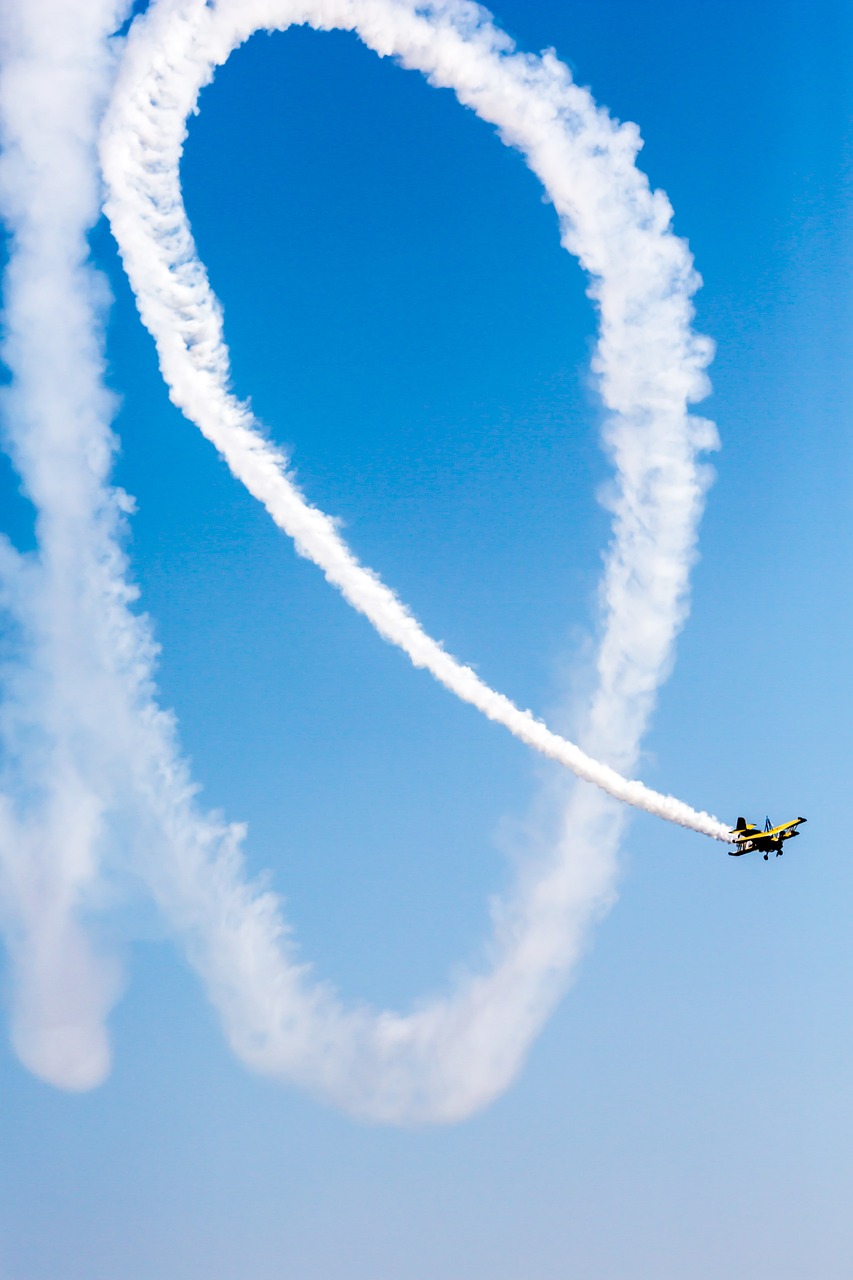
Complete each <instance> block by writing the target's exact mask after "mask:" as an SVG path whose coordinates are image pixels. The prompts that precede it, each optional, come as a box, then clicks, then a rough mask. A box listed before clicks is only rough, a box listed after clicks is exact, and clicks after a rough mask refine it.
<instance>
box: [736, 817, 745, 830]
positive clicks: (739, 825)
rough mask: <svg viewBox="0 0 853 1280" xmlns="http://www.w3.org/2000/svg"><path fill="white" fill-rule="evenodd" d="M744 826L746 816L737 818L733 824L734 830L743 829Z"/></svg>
mask: <svg viewBox="0 0 853 1280" xmlns="http://www.w3.org/2000/svg"><path fill="white" fill-rule="evenodd" d="M745 826H746V818H738V820H737V823H736V824H735V831H743V829H744V827H745Z"/></svg>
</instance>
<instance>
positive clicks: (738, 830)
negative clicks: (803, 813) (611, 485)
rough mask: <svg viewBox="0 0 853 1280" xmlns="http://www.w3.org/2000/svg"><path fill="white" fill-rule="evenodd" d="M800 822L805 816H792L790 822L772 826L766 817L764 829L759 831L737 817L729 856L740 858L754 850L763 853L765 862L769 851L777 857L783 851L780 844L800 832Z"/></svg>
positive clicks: (803, 820) (769, 853)
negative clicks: (732, 846)
mask: <svg viewBox="0 0 853 1280" xmlns="http://www.w3.org/2000/svg"><path fill="white" fill-rule="evenodd" d="M801 822H805V818H794V820H793V821H792V822H783V823H782V824H781V826H778V827H772V826H771V825H770V819H769V818H768V819H767V820H766V821H765V823H764V830H763V831H760V830H759V828H758V827H754V826H753V825H752V823H751V822H747V821H746V819H745V818H738V820H737V826H736V827H735V828H734V830H733V831H732V843H733V845H734V846H735V847H734V848H733V849H729V856H730V857H732V858H740V857H741V856H742V855H743V854H744V853H753V852H756V853H763V854H764V861H765V862H766V861H767V859H768V858H769V857H770V855H771V853H775V854H776V857H777V858H778V857H780V856H781V854H782V853H784V850H783V848H782V845H783V844H784V843H785V841H786V840H793V838H794V836H797V835H799V834H800V833H799V831H798V830H797V828H798V827H799V825H800V823H801Z"/></svg>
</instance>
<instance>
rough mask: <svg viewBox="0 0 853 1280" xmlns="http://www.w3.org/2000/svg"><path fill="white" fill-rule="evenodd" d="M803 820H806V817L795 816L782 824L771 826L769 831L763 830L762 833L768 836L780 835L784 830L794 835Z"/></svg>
mask: <svg viewBox="0 0 853 1280" xmlns="http://www.w3.org/2000/svg"><path fill="white" fill-rule="evenodd" d="M801 822H805V818H794V819H793V821H791V822H783V823H781V825H780V826H778V827H771V828H770V830H769V831H763V832H762V833H761V834H762V835H767V836H780V835H782V833H783V832H786V831H788V832H790V833H791V835H793V834H794V832H795V831H796V829H797V827H798V826H799V825H800V823H801Z"/></svg>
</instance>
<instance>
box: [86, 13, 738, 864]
mask: <svg viewBox="0 0 853 1280" xmlns="http://www.w3.org/2000/svg"><path fill="white" fill-rule="evenodd" d="M294 22H309V23H311V24H312V25H313V26H318V27H323V28H329V27H333V26H335V27H345V28H348V29H349V28H353V29H355V30H356V31H357V32H358V35H359V36H360V37H361V39H362V40H364V42H365V43H366V44H368V45H370V46H371V47H372V48H374V49H376V50H377V52H379V53H381V54H393V55H395V56H397V57H398V58H399V59H400V60H401V61H402V62H403V63H404V64H405V65H407V66H414V67H417V68H419V69H420V70H421V71H424V72H425V73H426V74H427V75H428V76H429V77H430V79H431V80H432V81H433V82H434V83H436V84H441V85H450V87H452V88H453V89H454V90H455V91H456V93H457V95H458V96H459V98H460V100H461V101H462V102H464V103H465V104H466V105H468V106H472V107H473V108H474V109H475V110H476V111H477V112H478V114H480V115H481V116H482V117H483V118H484V119H486V120H489V121H491V122H492V123H494V124H497V125H498V126H499V127H500V129H501V130H502V134H503V136H504V138H505V140H506V141H508V142H511V143H512V144H513V145H514V146H516V147H518V149H519V150H521V151H522V152H523V153H524V154H525V156H526V158H527V160H528V163H529V164H530V166H531V168H532V169H533V170H534V172H536V173H538V175H539V176H540V178H541V179H542V181H543V183H544V185H545V188H546V191H547V193H548V195H549V196H550V197H551V199H552V200H553V202H554V204H555V205H556V207H557V209H558V212H559V213H560V214H561V217H562V219H563V224H564V239H565V242H566V244H567V245H569V246H570V247H571V248H572V249H573V251H574V252H575V253H577V255H578V256H579V257H580V259H581V261H582V263H583V264H584V265H585V266H586V267H587V268H588V269H589V270H590V271H592V272H594V273H595V275H596V276H597V282H596V284H595V286H594V288H593V293H594V295H595V296H596V297H597V299H598V301H599V304H600V307H601V314H602V340H601V344H600V348H599V354H598V358H597V366H598V368H599V371H600V373H601V387H602V394H603V396H604V399H605V402H606V403H607V404H608V405H609V406H610V407H611V408H612V409H614V410H616V411H617V414H618V417H616V418H614V420H613V422H612V423H611V427H610V436H609V438H610V443H611V447H612V449H613V452H614V455H615V456H616V460H617V465H618V466H619V468H620V472H621V478H622V481H623V485H624V493H623V497H622V501H621V503H620V506H619V509H618V510H617V537H616V545H615V548H614V552H613V554H612V555H611V558H610V564H609V572H608V579H607V583H606V590H607V592H608V594H609V595H610V596H611V598H610V599H609V601H608V603H609V611H610V622H611V625H610V627H609V629H608V632H607V642H606V644H605V647H604V649H603V650H602V654H601V660H600V671H601V674H602V676H603V677H604V679H605V680H606V681H607V683H608V684H609V685H610V686H611V694H612V696H613V697H621V698H623V699H624V691H620V692H619V693H617V686H618V685H619V683H620V682H624V681H626V680H628V681H630V682H631V683H632V684H633V685H638V687H636V688H635V689H634V703H635V708H634V714H635V715H636V716H638V718H639V719H640V720H644V719H645V717H646V715H647V711H648V708H647V703H648V701H649V699H650V697H651V696H652V695H653V692H654V690H655V689H656V687H657V685H658V683H659V680H660V653H659V649H660V644H661V641H662V642H663V646H664V648H668V645H669V643H670V639H671V631H672V624H673V621H674V620H675V619H677V618H678V617H679V616H680V614H681V611H682V610H683V598H684V593H685V591H686V586H687V572H688V567H689V562H690V551H691V547H692V542H693V539H694V536H695V522H696V515H697V512H698V507H699V505H700V499H701V494H702V488H703V483H702V477H701V475H700V473H699V472H698V471H697V469H696V466H695V462H694V458H695V453H696V449H697V447H702V448H707V447H708V445H709V444H710V443H712V442H713V438H714V437H713V431H712V429H711V428H710V427H709V424H707V423H705V422H702V421H700V420H696V419H691V418H689V416H688V414H687V409H686V404H687V401H688V400H690V399H698V398H699V397H701V396H702V395H703V394H704V393H705V390H706V383H705V379H704V376H703V373H702V370H703V369H704V366H705V364H706V363H707V361H708V359H709V356H710V348H709V344H708V343H707V342H706V341H703V340H700V339H697V338H696V336H695V335H693V334H692V333H691V330H690V323H689V322H690V316H691V310H690V303H689V298H690V294H691V293H692V291H693V289H694V288H695V287H696V283H697V281H696V277H695V274H694V273H693V270H692V265H691V261H690V257H689V254H688V252H687V250H686V248H685V246H684V245H683V243H682V242H681V241H679V240H676V239H675V238H674V237H673V236H672V235H671V233H670V231H669V218H670V212H671V211H670V209H669V206H668V204H667V203H666V201H665V200H664V199H663V198H662V197H661V196H660V194H659V193H657V194H652V193H651V192H650V191H649V189H648V184H647V183H646V181H645V180H644V179H642V178H641V176H640V175H639V173H638V172H637V170H636V169H635V168H634V165H633V156H634V154H635V152H636V149H637V145H638V144H637V137H636V131H635V130H634V129H633V128H632V127H630V126H629V127H627V128H624V127H623V128H622V129H617V128H615V127H614V125H613V123H612V121H610V120H609V118H608V117H606V116H604V115H603V114H602V113H601V112H599V111H597V110H596V109H595V107H594V104H593V103H592V101H591V99H590V98H589V96H588V95H587V94H585V93H584V92H583V91H582V90H579V89H578V88H577V86H575V85H574V84H572V83H571V81H570V80H569V78H568V73H567V72H566V69H565V68H564V67H563V66H562V65H561V64H560V63H558V62H557V61H556V59H554V58H552V57H545V58H543V59H541V60H538V59H530V58H523V57H521V56H519V55H517V54H512V53H511V52H510V46H509V45H508V42H507V40H506V37H504V36H502V35H501V34H500V33H498V32H497V31H496V30H495V28H494V27H493V26H492V25H491V24H490V23H489V21H488V20H487V18H486V16H485V14H484V12H483V11H482V10H479V9H477V8H476V7H475V6H472V5H467V4H444V3H442V4H439V5H427V6H424V5H417V6H415V5H407V4H402V3H399V2H396V0H395V2H394V3H381V2H379V0H331V2H330V0H324V2H323V3H319V4H313V5H311V4H305V3H297V2H295V0H254V2H253V3H246V2H245V0H240V3H239V4H238V3H236V2H231V3H229V2H228V0H219V3H217V4H216V5H214V6H209V5H206V4H204V3H202V2H201V0H189V2H183V3H168V2H166V0H160V3H159V4H157V5H156V6H155V9H154V11H153V13H152V15H151V18H150V19H149V20H148V21H147V22H144V23H139V24H138V25H137V27H136V28H135V29H134V32H133V33H132V35H131V38H130V40H129V42H128V45H129V47H128V50H127V53H126V55H125V58H124V61H123V65H122V70H121V74H120V77H119V81H118V85H117V90H116V93H115V95H114V97H113V101H112V106H111V110H110V112H109V115H108V119H107V121H106V124H105V129H104V134H103V143H102V157H103V166H104V175H105V178H106V181H107V185H108V198H107V202H106V210H107V213H108V216H109V218H110V222H111V224H112V227H113V231H114V233H115V236H116V239H117V240H118V242H119V246H120V249H121V254H122V258H123V261H124V264H125V268H126V270H127V272H128V275H129V276H130V280H131V283H132V285H133V288H134V291H135V293H136V297H137V302H138V305H139V309H140V313H141V315H142V318H143V320H144V321H145V324H146V325H147V327H148V328H149V330H150V331H151V333H152V335H153V336H154V338H155V341H156V343H157V349H158V352H159V356H160V367H161V370H162V372H163V375H164V377H165V379H166V381H167V383H168V384H169V389H170V393H171V397H172V399H173V401H174V402H175V403H176V404H177V405H178V406H179V407H180V408H181V409H182V410H183V411H184V412H185V413H186V415H187V416H188V417H189V418H190V419H191V420H192V421H193V422H195V423H196V424H197V425H198V426H199V427H200V429H201V430H202V431H203V432H204V434H205V435H206V436H207V437H208V439H209V440H211V441H212V442H213V443H214V444H215V445H216V447H217V448H218V449H219V451H220V453H221V454H222V455H223V457H224V458H225V460H226V461H227V463H228V465H229V467H230V468H231V471H232V472H233V474H234V475H235V476H236V477H237V478H238V479H240V480H242V482H243V483H244V484H245V486H246V488H247V489H248V490H249V492H250V493H252V494H253V495H254V496H255V497H256V498H258V499H259V500H260V501H261V502H263V504H264V506H265V507H266V508H267V510H268V511H269V513H270V515H271V516H272V518H273V519H274V520H275V522H276V524H278V525H279V526H280V528H282V529H283V530H285V532H287V533H288V534H290V536H291V537H292V538H293V540H294V542H295V544H296V548H297V550H298V551H299V552H300V554H302V555H304V556H306V557H308V558H309V559H310V560H313V561H314V562H315V563H316V564H317V565H319V566H320V568H321V569H322V570H323V572H324V573H325V575H326V577H327V578H328V580H329V581H330V582H331V583H333V584H334V585H335V586H336V587H338V588H339V590H340V591H341V592H342V594H343V595H344V596H345V597H346V599H347V600H348V601H349V602H350V604H352V605H353V606H354V608H356V609H358V610H359V611H360V612H361V613H363V614H364V615H365V616H366V617H367V618H369V619H370V621H371V622H372V623H373V625H374V626H375V627H376V629H377V631H379V633H380V634H381V635H382V636H384V637H385V639H386V640H389V641H390V642H391V643H392V644H396V645H398V646H399V647H400V648H401V649H402V650H404V652H405V653H407V654H408V656H409V658H410V659H411V661H412V662H413V663H414V664H415V666H417V667H425V668H426V669H427V670H429V671H430V672H431V673H432V675H433V676H435V678H436V679H437V680H440V681H441V683H442V684H444V685H446V686H447V687H448V688H449V689H451V690H452V691H453V692H454V693H455V694H456V695H457V696H458V697H459V698H462V699H463V700H464V701H466V702H470V703H472V704H473V705H474V706H475V707H477V708H478V709H479V710H480V711H482V712H483V714H484V715H486V716H488V717H489V719H491V720H496V721H499V722H500V723H501V724H503V725H504V726H505V727H506V728H507V729H509V730H510V732H511V733H514V734H515V736H516V737H518V738H520V739H521V740H522V741H523V742H526V743H527V744H528V745H529V746H532V747H535V748H536V750H537V751H540V752H542V754H543V755H546V756H548V757H550V758H551V759H552V760H557V761H559V762H560V763H561V764H563V765H566V766H567V767H568V768H569V769H571V770H572V771H573V772H574V773H575V774H577V775H578V776H579V777H581V778H583V779H585V780H586V781H588V782H592V783H594V784H595V785H596V786H598V787H600V788H601V789H602V790H603V791H606V792H607V793H608V794H609V795H612V796H614V797H615V798H616V799H618V800H622V801H625V802H627V803H628V804H631V805H634V806H636V807H637V808H640V809H645V810H646V811H647V812H649V813H652V814H655V815H657V816H658V817H661V818H665V819H666V820H667V821H669V822H675V823H678V824H680V825H681V826H684V827H688V828H691V829H692V830H694V831H699V832H701V833H703V834H705V835H709V836H713V837H714V838H716V839H718V840H723V841H726V840H727V839H728V836H729V832H728V829H727V828H726V827H725V826H724V825H723V824H722V823H721V822H719V821H718V820H717V819H716V818H712V817H711V816H710V815H709V814H706V813H698V812H696V810H694V809H692V808H690V806H689V805H686V804H684V803H683V802H682V801H680V800H676V799H675V798H674V797H672V796H663V795H660V794H658V793H657V792H655V791H652V790H651V789H650V788H648V787H646V786H644V785H643V784H642V783H641V782H636V781H629V780H627V779H626V778H624V777H622V776H621V775H620V774H619V773H617V772H616V770H615V769H613V768H611V767H609V766H607V765H605V764H602V763H600V762H599V761H597V760H595V759H594V758H592V757H591V756H589V755H588V754H586V753H585V752H584V751H582V750H581V749H580V748H579V747H578V746H576V745H575V744H574V743H571V742H568V741H566V739H564V738H561V737H559V736H558V735H557V734H555V733H553V732H552V731H551V730H549V729H548V728H547V726H546V725H544V724H542V723H541V722H540V721H538V720H536V719H535V718H534V717H533V715H532V714H531V713H530V712H529V711H522V710H520V709H519V708H518V707H516V706H515V705H514V704H513V703H512V702H511V701H510V700H509V699H508V698H506V697H504V696H503V695H502V694H500V693H497V692H495V691H494V690H493V689H490V688H489V687H488V685H486V684H485V683H484V682H483V681H482V680H481V679H480V678H479V677H478V676H477V675H476V674H475V673H474V672H473V671H472V670H471V668H470V667H466V666H463V665H462V664H461V663H459V662H457V661H456V660H455V659H454V658H453V657H451V656H450V654H448V653H447V652H446V651H445V650H444V649H443V648H442V646H441V645H439V644H438V643H436V641H435V640H433V639H431V637H430V636H428V635H427V634H426V633H425V632H424V630H423V628H422V627H421V626H420V625H419V624H418V622H417V621H416V620H415V618H414V617H413V616H412V614H411V613H410V612H409V611H408V609H406V607H405V606H404V605H403V604H401V602H400V601H399V600H398V598H397V597H396V596H395V595H394V593H393V592H392V591H391V590H389V589H388V588H387V587H386V586H385V585H384V584H383V583H382V582H381V581H380V580H379V578H378V577H377V576H376V574H374V573H373V572H371V571H370V570H369V569H366V568H365V567H364V566H362V565H361V564H359V562H358V560H357V559H356V558H355V556H354V555H353V553H352V552H351V551H350V549H349V547H348V546H347V545H346V544H345V542H344V541H343V539H342V538H341V537H340V535H339V533H338V532H337V529H336V528H335V524H334V522H333V521H332V520H331V519H330V518H329V517H328V516H327V515H325V514H324V513H323V512H322V511H320V510H318V509H317V508H316V507H313V506H310V505H309V504H308V503H307V502H306V500H305V498H304V497H303V496H302V494H301V493H300V492H299V490H298V488H297V487H296V485H295V484H294V482H293V480H292V479H291V478H290V477H289V476H288V474H287V471H286V469H285V464H284V459H283V458H282V456H281V454H280V453H279V452H278V451H277V450H275V449H274V448H273V447H272V446H271V445H270V444H269V443H268V442H267V441H266V440H265V439H264V437H263V435H262V434H261V432H260V431H259V429H258V425H257V423H256V422H255V420H254V418H253V416H252V414H251V412H250V410H249V409H248V408H247V406H246V405H244V404H241V403H240V402H239V401H238V400H236V399H235V397H234V396H233V395H231V394H230V391H229V386H230V366H229V356H228V350H227V347H226V346H225V342H224V338H223V334H222V321H221V309H220V307H219V304H218V301H217V299H216V298H215V296H214V294H213V292H212V290H211V288H210V285H209V283H208V279H207V275H206V273H205V270H204V268H203V266H202V265H201V263H200V262H199V259H198V256H197V253H196V250H195V245H194V243H193V239H192V235H191V232H190V228H189V223H188V220H187V216H186V211H185V209H184V205H183V199H182V195H181V188H180V176H179V170H178V166H179V160H180V155H181V151H182V145H183V141H184V137H185V133H186V125H185V121H186V117H187V116H188V114H189V113H190V111H191V110H193V109H194V107H195V105H196V102H197V98H198V93H199V90H200V88H201V86H202V85H204V84H206V83H207V82H208V81H209V80H210V79H211V77H212V74H213V68H214V66H215V65H217V64H219V63H221V62H223V61H225V59H226V58H227V57H228V55H229V54H230V52H231V51H232V49H233V48H235V47H236V46H237V45H238V44H241V43H242V42H243V41H244V40H246V39H247V38H248V36H249V35H251V34H252V32H253V31H255V30H257V29H258V28H259V27H266V28H285V27H287V26H289V25H291V24H292V23H294ZM615 192H618V196H619V198H618V199H617V198H614V193H615ZM650 490H653V491H654V492H653V493H650V492H648V491H650ZM662 502H666V503H667V504H669V505H670V506H671V507H672V508H673V510H671V511H670V512H664V513H662V515H661V512H660V507H661V505H662ZM653 516H654V517H657V519H656V520H655V521H654V522H653V523H652V524H651V525H649V524H648V521H649V519H650V517H653ZM667 536H668V537H670V538H672V537H676V538H677V539H679V542H678V543H677V545H676V546H675V547H674V548H667V547H666V546H665V545H663V543H664V539H665V538H666V537H667ZM638 552H639V554H637V553H638ZM667 552H668V553H669V554H668V557H667V558H668V565H667V568H668V570H669V574H667V573H664V572H662V571H661V563H660V561H661V559H662V557H663V556H665V555H667ZM673 552H674V554H673ZM637 575H640V576H639V577H638V578H637ZM632 577H634V578H635V579H636V580H633V581H632ZM638 590H639V591H641V592H643V593H646V594H648V593H653V594H654V595H655V596H656V597H657V605H658V608H659V609H660V611H661V614H662V620H661V621H660V622H659V623H658V624H657V627H656V630H657V631H659V632H660V635H659V636H656V635H653V636H651V637H649V645H650V649H651V652H650V655H649V659H650V661H649V667H650V670H649V673H648V676H647V683H646V685H645V687H643V682H642V680H640V681H638V675H639V668H638V663H637V653H636V640H634V641H633V642H632V644H631V646H630V652H631V658H630V660H629V661H628V662H626V660H625V652H624V646H625V640H624V637H622V636H621V635H619V623H620V621H622V620H624V619H625V618H626V617H629V616H630V611H629V610H628V609H626V604H627V602H628V597H630V595H631V593H632V592H637V591H638ZM599 701H600V711H599V714H600V715H602V716H603V717H604V718H605V719H606V718H608V717H609V716H610V714H611V711H610V709H609V708H608V706H607V705H606V696H605V691H604V690H603V689H602V696H601V698H600V700H599Z"/></svg>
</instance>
